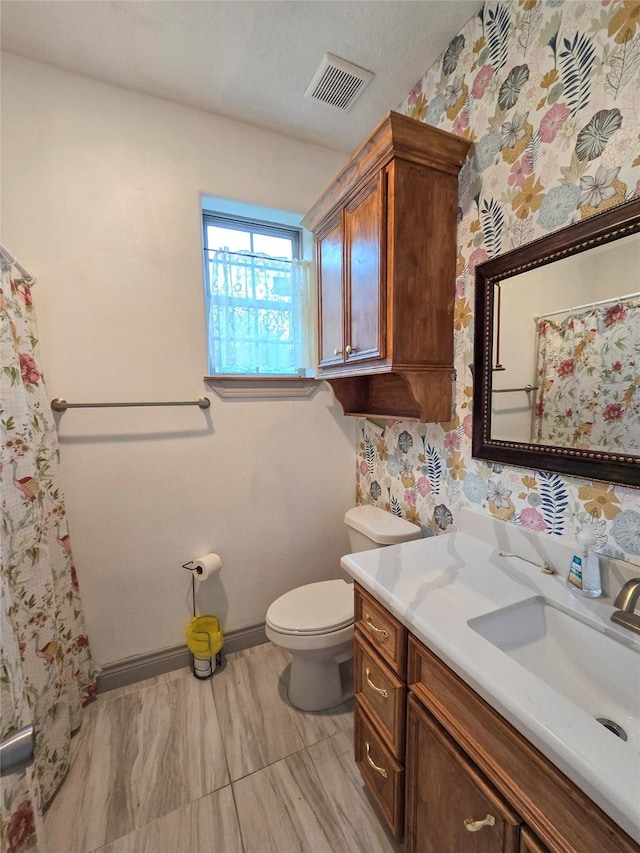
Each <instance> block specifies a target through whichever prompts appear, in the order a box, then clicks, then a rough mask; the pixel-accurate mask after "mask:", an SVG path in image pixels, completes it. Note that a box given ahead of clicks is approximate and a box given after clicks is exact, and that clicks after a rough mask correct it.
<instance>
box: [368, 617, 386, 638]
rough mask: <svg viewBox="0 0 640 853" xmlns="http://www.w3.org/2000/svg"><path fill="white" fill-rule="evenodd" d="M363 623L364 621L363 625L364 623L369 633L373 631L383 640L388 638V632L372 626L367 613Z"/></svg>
mask: <svg viewBox="0 0 640 853" xmlns="http://www.w3.org/2000/svg"><path fill="white" fill-rule="evenodd" d="M364 621H365V623H366V625H367V628H368V629H369V630H370V631H375V632H376V634H380V636H381V637H384V638H385V640H386V639H387V638H388V637H389V632H388V631H385V630H384V628H376V626H375V625H374V624H373V622H372V621H371V616H369V614H368V613H367V615H366V616H365V617H364Z"/></svg>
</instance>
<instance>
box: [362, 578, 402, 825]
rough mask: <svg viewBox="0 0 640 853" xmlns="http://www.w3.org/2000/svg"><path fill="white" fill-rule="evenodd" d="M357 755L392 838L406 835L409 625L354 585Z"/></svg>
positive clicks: (363, 775)
mask: <svg viewBox="0 0 640 853" xmlns="http://www.w3.org/2000/svg"><path fill="white" fill-rule="evenodd" d="M354 594H355V602H354V603H355V639H354V643H355V648H354V730H355V759H356V764H357V766H358V768H359V770H360V772H361V774H362V778H363V779H364V782H365V784H366V786H367V789H368V790H369V793H370V794H371V796H372V798H373V799H374V801H375V802H376V803H377V805H378V808H379V811H380V813H381V815H382V816H383V818H384V819H385V821H386V823H387V825H388V826H389V828H390V830H391V832H392V833H393V835H394V837H395V838H397V839H398V840H401V839H402V836H403V833H404V789H405V785H404V747H405V720H406V695H407V685H406V678H405V676H406V662H407V629H406V628H405V627H404V625H402V624H401V623H400V622H398V620H397V619H395V617H394V616H392V615H391V614H390V613H389V612H388V611H387V610H386V609H385V608H384V607H381V605H380V604H378V602H377V601H376V600H375V599H374V598H372V597H371V596H370V595H369V594H368V593H367V592H366V591H365V590H364V589H362V588H361V587H359V586H358V585H357V584H355V586H354Z"/></svg>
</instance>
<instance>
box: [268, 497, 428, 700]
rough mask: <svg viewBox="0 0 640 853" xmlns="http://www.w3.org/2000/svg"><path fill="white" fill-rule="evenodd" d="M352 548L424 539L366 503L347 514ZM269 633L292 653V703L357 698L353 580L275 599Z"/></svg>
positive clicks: (302, 588)
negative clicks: (354, 675)
mask: <svg viewBox="0 0 640 853" xmlns="http://www.w3.org/2000/svg"><path fill="white" fill-rule="evenodd" d="M344 521H345V524H346V525H347V527H348V528H349V543H350V546H351V551H352V552H356V551H368V550H370V549H372V548H383V547H384V546H385V545H394V544H398V543H400V542H409V541H410V540H412V539H420V538H421V537H422V531H421V530H420V528H419V527H417V526H416V525H415V524H411V522H409V521H406V520H405V519H403V518H398V517H397V516H395V515H392V514H391V513H390V512H385V510H383V509H379V508H378V507H374V506H369V505H368V504H367V505H362V506H357V507H354V508H353V509H350V510H349V511H348V512H347V513H346V514H345V517H344ZM265 632H266V635H267V637H268V638H269V639H270V640H271V642H272V643H273V644H274V645H276V646H280V648H282V649H284V650H285V651H286V652H288V653H289V654H290V655H291V671H290V675H289V701H290V702H291V704H292V705H294V706H295V707H296V708H300V709H301V710H302V711H324V710H326V709H327V708H334V707H335V706H336V705H341V704H342V703H343V702H346V701H347V699H350V698H351V697H352V696H353V666H352V663H353V584H352V583H347V582H346V581H343V580H327V581H320V582H318V583H310V584H305V585H304V586H299V587H297V588H296V589H292V590H291V591H290V592H286V593H285V594H284V595H281V596H280V598H278V599H276V600H275V601H274V602H273V604H272V605H271V606H270V607H269V609H268V610H267V618H266V625H265Z"/></svg>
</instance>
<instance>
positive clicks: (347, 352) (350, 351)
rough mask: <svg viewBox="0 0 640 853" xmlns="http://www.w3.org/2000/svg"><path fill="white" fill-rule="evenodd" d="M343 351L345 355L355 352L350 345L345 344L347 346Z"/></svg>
mask: <svg viewBox="0 0 640 853" xmlns="http://www.w3.org/2000/svg"><path fill="white" fill-rule="evenodd" d="M344 351H345V352H346V354H347V355H351V353H352V352H357V350H356V348H355V347H352V346H351V344H347V346H346V347H345V348H344Z"/></svg>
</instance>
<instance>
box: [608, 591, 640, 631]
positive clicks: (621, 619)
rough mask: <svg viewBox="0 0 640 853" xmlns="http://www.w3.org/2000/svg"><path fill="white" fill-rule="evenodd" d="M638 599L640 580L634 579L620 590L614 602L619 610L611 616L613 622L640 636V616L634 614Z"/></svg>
mask: <svg viewBox="0 0 640 853" xmlns="http://www.w3.org/2000/svg"><path fill="white" fill-rule="evenodd" d="M638 599H640V578H632V579H631V580H630V581H627V582H626V583H625V584H624V585H623V586H621V587H620V589H619V590H618V594H617V595H616V599H615V601H614V602H613V606H614V607H616V608H618V609H617V610H616V611H615V612H614V613H612V614H611V621H612V622H616V623H617V624H618V625H622V626H624V627H625V628H628V629H629V630H630V631H634V632H635V633H636V634H640V614H638V613H635V612H634V611H635V608H636V604H637V603H638Z"/></svg>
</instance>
